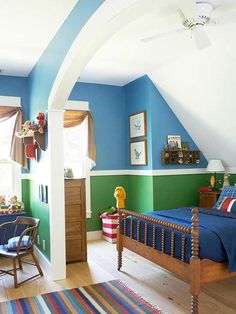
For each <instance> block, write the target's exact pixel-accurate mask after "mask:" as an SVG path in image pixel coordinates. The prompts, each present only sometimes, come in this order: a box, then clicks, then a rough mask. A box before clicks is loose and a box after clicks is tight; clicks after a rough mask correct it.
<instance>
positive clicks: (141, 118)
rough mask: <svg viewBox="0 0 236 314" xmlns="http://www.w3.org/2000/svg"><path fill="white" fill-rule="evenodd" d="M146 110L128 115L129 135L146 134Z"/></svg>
mask: <svg viewBox="0 0 236 314" xmlns="http://www.w3.org/2000/svg"><path fill="white" fill-rule="evenodd" d="M146 132H147V131H146V112H145V111H142V112H137V113H134V114H131V115H130V116H129V137H130V138H135V137H144V136H146Z"/></svg>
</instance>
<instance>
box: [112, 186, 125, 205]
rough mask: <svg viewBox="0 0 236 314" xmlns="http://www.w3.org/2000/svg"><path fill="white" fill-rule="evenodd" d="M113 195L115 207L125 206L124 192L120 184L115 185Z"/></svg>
mask: <svg viewBox="0 0 236 314" xmlns="http://www.w3.org/2000/svg"><path fill="white" fill-rule="evenodd" d="M114 197H115V198H116V207H117V208H125V199H126V192H125V189H124V188H123V187H122V186H117V187H116V189H115V192H114Z"/></svg>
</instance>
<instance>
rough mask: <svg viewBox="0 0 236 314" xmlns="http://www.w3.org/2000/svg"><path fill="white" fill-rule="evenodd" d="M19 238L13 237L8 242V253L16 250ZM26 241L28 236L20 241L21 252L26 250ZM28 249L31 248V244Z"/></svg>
mask: <svg viewBox="0 0 236 314" xmlns="http://www.w3.org/2000/svg"><path fill="white" fill-rule="evenodd" d="M19 238H20V237H14V238H11V239H9V240H8V243H7V249H8V251H16V250H17V246H18V242H19ZM28 241H29V236H23V238H22V239H21V243H20V249H21V250H25V249H26V246H27V244H28ZM29 247H31V243H30V245H29Z"/></svg>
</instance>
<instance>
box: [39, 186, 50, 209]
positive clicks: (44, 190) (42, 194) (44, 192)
mask: <svg viewBox="0 0 236 314" xmlns="http://www.w3.org/2000/svg"><path fill="white" fill-rule="evenodd" d="M39 200H40V201H41V202H43V203H46V204H47V203H48V186H47V185H44V184H39Z"/></svg>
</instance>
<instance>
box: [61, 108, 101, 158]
mask: <svg viewBox="0 0 236 314" xmlns="http://www.w3.org/2000/svg"><path fill="white" fill-rule="evenodd" d="M86 118H87V119H88V147H87V157H88V158H90V159H91V160H93V161H94V163H96V147H95V141H94V131H93V117H92V115H91V113H90V112H89V111H74V110H68V111H65V112H64V128H71V127H74V126H77V125H80V124H81V123H82V122H83V121H84V120H85V119H86Z"/></svg>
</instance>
